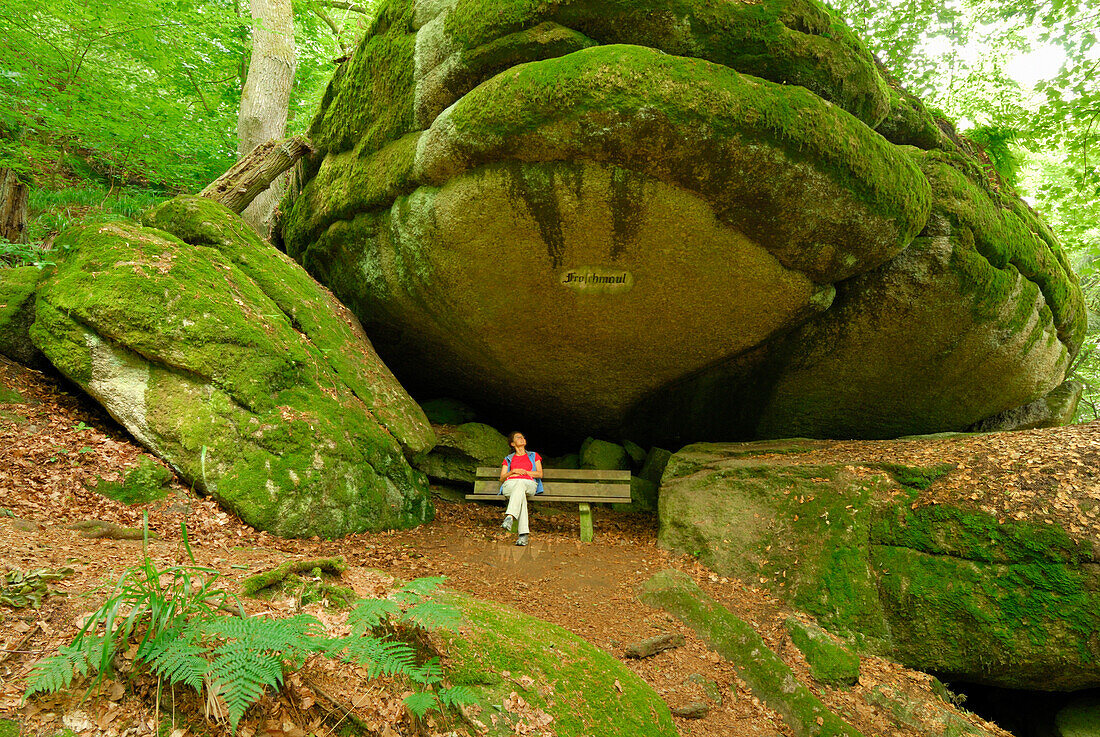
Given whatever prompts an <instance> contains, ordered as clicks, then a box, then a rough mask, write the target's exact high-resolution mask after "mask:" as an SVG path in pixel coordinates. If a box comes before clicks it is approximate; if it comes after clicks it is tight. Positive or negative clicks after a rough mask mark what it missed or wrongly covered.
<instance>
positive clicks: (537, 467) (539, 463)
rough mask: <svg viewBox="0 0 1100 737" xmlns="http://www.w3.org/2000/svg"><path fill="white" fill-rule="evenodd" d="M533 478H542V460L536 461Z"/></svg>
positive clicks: (532, 473)
mask: <svg viewBox="0 0 1100 737" xmlns="http://www.w3.org/2000/svg"><path fill="white" fill-rule="evenodd" d="M531 478H533V479H541V478H542V461H535V470H534V471H532V472H531Z"/></svg>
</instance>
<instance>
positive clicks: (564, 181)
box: [281, 0, 1085, 445]
mask: <svg viewBox="0 0 1100 737" xmlns="http://www.w3.org/2000/svg"><path fill="white" fill-rule="evenodd" d="M311 137H312V139H313V140H314V142H315V143H316V144H317V145H318V154H317V155H316V156H314V157H313V158H312V159H311V160H310V161H309V162H308V165H307V167H306V174H307V177H306V179H307V181H306V184H305V186H304V188H303V190H302V192H301V195H300V196H299V197H297V199H295V200H294V201H293V202H288V203H286V209H287V210H288V214H287V216H286V219H285V222H284V224H283V228H282V233H281V236H282V241H283V243H285V245H286V247H287V250H288V253H290V255H291V256H293V257H294V258H296V259H298V260H300V261H301V262H302V263H303V264H304V265H305V266H306V268H307V269H309V270H310V272H311V273H313V274H314V275H316V276H317V277H318V278H319V279H321V280H322V281H323V282H324V283H326V284H327V285H329V286H330V287H331V288H332V289H333V291H334V292H335V293H336V294H337V295H338V296H339V297H340V299H341V300H343V301H344V302H345V303H346V304H348V305H349V306H350V307H351V309H352V310H354V311H355V312H356V314H357V315H359V317H360V318H361V319H362V320H363V321H364V324H365V325H366V326H367V329H368V331H369V332H370V333H371V335H372V337H373V338H374V339H375V342H376V345H377V346H378V348H379V351H380V353H381V354H382V355H383V356H384V357H385V359H386V361H387V362H389V363H390V364H391V365H392V366H394V367H395V369H396V370H397V371H398V372H399V373H400V375H401V376H402V379H403V380H404V381H405V382H406V383H407V384H408V386H409V387H410V388H411V389H412V390H413V391H414V392H417V391H423V392H424V393H427V392H429V391H432V392H434V391H437V390H438V386H439V385H440V384H441V383H443V384H444V385H446V386H447V387H448V391H451V390H452V389H453V391H454V393H455V395H456V396H459V397H461V398H463V399H465V400H468V401H470V402H473V403H475V404H477V405H478V406H484V407H486V409H487V410H489V411H499V412H504V411H507V412H508V413H509V415H510V416H515V415H517V414H518V415H519V419H520V421H521V422H523V423H527V424H533V423H546V424H549V425H552V426H553V427H555V428H556V429H557V430H558V431H560V432H561V433H577V434H581V433H584V434H593V433H596V432H602V433H604V434H605V435H609V436H611V437H631V438H634V439H637V440H641V441H644V442H646V443H653V442H661V443H664V444H666V445H669V444H671V443H679V444H683V443H684V442H690V441H693V440H698V439H701V438H706V437H711V438H715V437H718V438H752V437H761V436H790V435H793V434H805V435H812V436H817V437H830V436H832V437H835V436H855V437H888V436H896V435H899V434H913V433H923V432H935V431H944V430H961V429H963V428H965V427H967V426H969V425H971V424H973V423H974V422H977V421H980V420H982V419H984V418H986V417H988V416H990V415H994V414H997V413H1000V412H1003V411H1005V410H1008V409H1011V408H1013V407H1017V406H1020V405H1023V404H1027V403H1029V402H1032V401H1034V400H1035V399H1037V398H1038V397H1040V396H1043V395H1045V394H1046V393H1047V392H1049V391H1050V390H1051V389H1052V388H1054V387H1055V386H1057V385H1058V384H1059V383H1060V382H1061V381H1062V380H1063V379H1064V375H1065V371H1066V368H1067V366H1068V360H1069V358H1070V357H1072V355H1073V354H1074V353H1075V352H1076V351H1077V349H1078V347H1079V345H1080V337H1081V334H1082V332H1081V331H1082V330H1083V329H1084V325H1085V321H1084V312H1083V309H1082V304H1083V303H1082V302H1081V296H1080V290H1079V289H1078V287H1077V284H1076V281H1075V279H1074V278H1073V276H1072V274H1071V273H1070V272H1069V270H1068V269H1067V268H1066V262H1065V258H1064V256H1063V255H1062V254H1061V252H1060V250H1059V248H1058V246H1057V244H1056V243H1055V242H1054V240H1053V239H1052V238H1051V237H1050V233H1049V230H1048V229H1047V228H1046V227H1045V226H1044V225H1043V224H1042V223H1041V222H1039V221H1038V220H1037V219H1036V218H1035V216H1034V215H1033V214H1032V213H1030V211H1028V209H1027V207H1026V205H1024V204H1023V203H1022V202H1021V201H1019V200H1018V199H1016V198H1014V197H1012V196H1008V195H1004V194H1001V193H999V192H997V191H995V189H994V188H992V187H991V186H989V185H988V184H987V183H985V181H984V177H983V175H982V172H981V171H980V170H979V169H978V167H976V166H975V165H974V162H973V160H972V159H970V158H968V157H969V156H970V155H971V153H973V152H971V153H967V151H969V149H965V147H961V146H960V145H959V144H958V141H957V140H956V139H957V137H955V136H954V134H953V133H951V132H950V126H949V125H947V124H945V123H943V121H940V120H938V119H937V118H936V117H935V116H934V115H933V114H932V113H930V112H929V111H928V110H927V109H925V107H924V106H923V105H922V104H921V103H920V101H919V100H917V99H916V98H914V97H913V96H912V95H909V94H908V93H906V92H905V90H904V89H902V88H901V87H900V86H899V85H898V84H897V83H896V81H894V80H893V79H891V78H890V77H889V75H888V74H886V73H885V72H884V71H883V70H882V69H880V68H878V67H877V66H876V64H875V62H874V60H873V58H872V57H871V55H870V54H869V53H868V52H867V50H866V49H865V48H864V46H863V45H862V43H861V42H860V41H859V40H858V39H857V38H856V37H855V36H854V35H853V34H852V32H851V31H850V30H849V29H847V28H846V27H845V26H844V25H843V24H842V23H841V22H840V21H839V20H838V19H837V18H836V17H835V16H834V14H833V13H832V11H830V10H829V9H828V8H827V7H825V6H824V5H820V4H818V3H817V2H816V0H764V1H763V2H758V3H731V2H716V1H714V0H657V1H656V2H647V3H640V2H632V1H624V0H610V1H609V0H561V1H560V2H553V3H546V2H541V1H536V0H507V1H506V0H444V1H439V2H435V1H433V2H414V1H413V0H386V1H385V2H382V3H381V4H380V8H379V13H378V16H377V18H376V20H375V21H373V23H372V25H371V27H370V28H369V29H367V33H366V36H365V38H364V40H363V42H362V44H361V45H360V46H359V48H358V49H357V50H356V51H355V53H354V54H353V55H352V57H351V58H350V59H349V60H348V61H347V62H346V63H345V64H343V65H341V67H340V68H339V70H338V71H337V73H336V76H335V78H334V79H333V81H332V83H331V84H330V86H329V89H328V90H327V92H326V95H325V97H324V100H323V101H322V106H321V111H320V113H319V114H318V116H317V118H316V119H315V120H314V122H313V125H312V127H311ZM914 147H915V148H914ZM964 149H965V150H964ZM983 184H985V186H984V187H983ZM933 206H935V214H934V215H933V216H932V217H931V218H930V214H932V213H933ZM918 236H920V237H918ZM520 307H521V308H522V312H523V316H524V319H523V320H518V321H517V320H515V314H516V310H517V309H518V308H520ZM639 325H644V326H645V329H644V333H642V334H639V332H638V326H639ZM913 335H920V336H921V339H920V340H913V339H912V336H913ZM991 377H995V378H996V380H991ZM517 408H519V409H518V410H517Z"/></svg>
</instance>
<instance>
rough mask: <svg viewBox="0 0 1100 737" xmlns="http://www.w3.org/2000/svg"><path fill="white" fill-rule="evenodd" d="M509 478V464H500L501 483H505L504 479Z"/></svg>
mask: <svg viewBox="0 0 1100 737" xmlns="http://www.w3.org/2000/svg"><path fill="white" fill-rule="evenodd" d="M506 478H508V464H507V463H502V464H500V482H501V483H504V479H506Z"/></svg>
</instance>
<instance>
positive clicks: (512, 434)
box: [508, 430, 523, 445]
mask: <svg viewBox="0 0 1100 737" xmlns="http://www.w3.org/2000/svg"><path fill="white" fill-rule="evenodd" d="M522 434H523V433H522V432H520V431H519V430H513V431H512V432H510V433H508V445H511V444H512V441H513V440H515V439H516V436H517V435H522Z"/></svg>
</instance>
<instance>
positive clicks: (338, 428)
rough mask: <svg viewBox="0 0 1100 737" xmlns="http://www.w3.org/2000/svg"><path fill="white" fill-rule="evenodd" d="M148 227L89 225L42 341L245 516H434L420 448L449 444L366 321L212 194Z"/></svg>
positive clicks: (342, 520)
mask: <svg viewBox="0 0 1100 737" xmlns="http://www.w3.org/2000/svg"><path fill="white" fill-rule="evenodd" d="M145 223H146V227H141V226H138V225H135V224H125V223H108V224H99V225H91V226H85V227H81V228H76V229H73V230H70V231H68V232H67V233H65V234H63V236H62V237H61V238H60V239H59V245H60V246H63V247H67V248H69V249H70V251H71V252H70V253H69V255H68V256H67V257H66V258H65V260H64V261H63V262H62V263H61V264H60V265H59V267H58V269H57V273H56V274H55V275H53V276H52V277H50V278H49V279H48V280H47V281H45V282H44V283H43V284H42V285H41V286H40V288H39V291H38V295H37V300H36V305H35V322H34V325H33V326H32V328H31V336H32V338H33V340H34V343H35V345H36V346H37V347H38V348H39V349H41V350H42V352H43V353H44V354H45V355H46V356H47V358H48V359H49V360H50V362H51V363H53V365H54V366H56V367H57V368H58V369H59V370H60V371H61V372H62V373H64V374H65V375H66V376H68V377H69V378H70V379H72V380H73V381H75V382H76V383H77V384H79V385H80V386H81V387H82V388H83V389H84V390H85V391H87V392H88V393H89V394H90V395H91V396H93V397H94V398H96V399H97V400H98V401H99V402H100V403H102V404H103V406H104V407H106V409H107V410H108V411H109V412H110V413H111V415H112V416H113V417H115V419H117V420H118V421H119V422H121V423H122V424H123V425H124V426H125V427H126V428H127V429H128V430H129V431H130V432H131V434H133V435H134V437H136V438H137V439H138V440H139V441H141V443H142V444H143V445H145V446H146V447H147V448H149V449H150V450H151V451H152V452H153V453H155V454H156V455H158V456H160V457H161V458H163V459H165V460H166V461H168V462H169V463H170V464H171V465H172V466H173V467H175V468H176V469H177V471H178V472H179V473H180V474H181V475H182V476H183V477H184V478H185V479H186V480H187V481H188V482H189V483H191V484H193V485H194V486H195V487H196V488H199V489H202V490H203V491H205V492H207V493H209V494H211V495H212V496H214V497H215V498H217V499H218V500H219V501H220V502H221V503H222V504H224V505H225V506H226V507H228V508H229V509H231V510H232V511H234V512H236V513H237V514H238V515H239V516H240V517H241V519H243V520H244V521H245V522H247V523H249V524H250V525H253V526H254V527H257V528H259V529H263V530H269V531H271V532H274V533H276V534H279V535H284V536H310V535H321V536H330V537H335V536H340V535H345V534H348V533H351V532H357V531H362V530H367V529H382V528H391V527H408V526H411V525H416V524H419V523H421V522H423V521H425V520H426V519H429V518H430V517H431V515H432V506H431V503H430V500H429V498H428V494H427V483H426V479H425V478H424V477H423V476H422V475H421V474H420V473H418V472H417V471H414V470H413V469H412V468H411V467H410V466H409V464H408V462H407V460H406V454H408V455H410V456H411V455H415V454H418V453H422V452H424V451H427V450H428V449H429V448H430V447H431V446H432V445H434V436H433V435H432V431H431V428H430V427H429V425H428V423H427V419H426V418H425V417H424V415H423V413H422V412H421V411H420V409H419V407H417V406H416V404H415V403H414V402H413V401H412V400H411V399H410V398H409V397H408V395H406V394H405V392H404V390H403V389H402V388H401V387H400V385H399V384H398V383H397V381H396V380H395V379H394V378H393V376H392V374H390V372H389V371H388V370H387V369H386V367H385V366H384V365H383V364H382V363H381V361H380V360H379V359H378V358H377V356H376V355H375V354H374V351H373V350H372V348H371V346H370V343H369V342H368V341H367V340H366V337H365V336H364V335H363V333H362V330H361V329H360V328H359V325H358V323H357V322H356V320H355V319H354V317H352V316H351V314H350V313H349V312H347V310H346V309H344V308H342V307H341V306H340V304H339V303H338V302H337V301H336V300H335V299H333V298H332V296H331V295H330V294H329V293H328V292H326V291H325V290H324V289H323V288H322V287H320V286H319V285H318V284H317V283H316V282H314V281H313V280H312V279H311V278H310V277H309V276H308V275H307V274H305V272H304V271H302V270H301V268H300V267H298V266H297V265H296V264H294V263H293V262H292V261H291V260H290V259H288V258H286V257H285V256H284V255H282V254H280V253H279V252H277V251H275V250H274V249H273V248H271V247H270V246H265V245H264V244H262V243H260V242H259V240H258V239H257V238H256V236H255V235H254V234H253V233H252V232H251V231H250V229H249V228H248V226H247V225H245V224H244V222H243V221H242V220H240V219H239V218H238V217H237V216H236V215H234V214H233V213H231V212H230V211H229V210H227V209H225V208H224V207H222V206H220V205H216V204H214V203H213V202H211V201H209V200H204V199H201V198H195V197H184V198H177V199H175V200H172V201H169V202H167V203H165V204H163V205H161V206H158V207H157V208H155V209H154V210H152V211H151V212H149V213H148V214H147V215H146V216H145Z"/></svg>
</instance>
